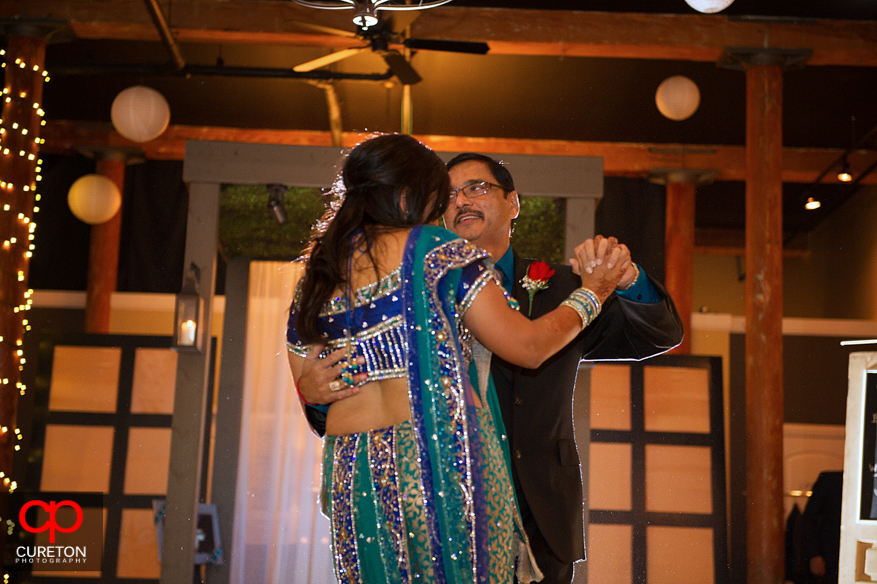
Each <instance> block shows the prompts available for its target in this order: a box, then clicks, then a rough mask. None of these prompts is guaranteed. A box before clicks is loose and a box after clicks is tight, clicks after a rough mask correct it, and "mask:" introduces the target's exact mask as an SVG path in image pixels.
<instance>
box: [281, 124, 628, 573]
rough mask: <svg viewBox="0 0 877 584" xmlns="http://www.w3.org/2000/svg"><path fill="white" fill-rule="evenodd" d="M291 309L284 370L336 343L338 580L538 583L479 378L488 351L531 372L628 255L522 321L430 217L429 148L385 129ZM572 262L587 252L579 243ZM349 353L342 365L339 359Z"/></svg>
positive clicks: (325, 224)
mask: <svg viewBox="0 0 877 584" xmlns="http://www.w3.org/2000/svg"><path fill="white" fill-rule="evenodd" d="M334 190H335V194H336V200H335V204H333V205H332V207H331V208H330V211H328V212H327V216H325V217H324V219H323V220H322V221H321V223H320V224H318V228H317V229H316V230H315V235H314V237H313V239H312V242H311V245H310V247H309V250H308V252H307V254H306V268H305V270H304V275H303V276H302V278H301V280H300V281H299V283H298V285H297V287H296V292H295V296H294V300H293V303H292V307H291V310H290V315H289V326H288V331H287V346H288V348H289V361H290V366H291V369H292V374H293V378H294V380H296V382H297V381H298V379H299V377H300V375H301V367H302V361H303V358H304V357H305V356H306V355H307V354H308V353H309V352H310V351H311V350H312V347H313V346H316V345H319V346H322V347H324V351H323V352H324V354H327V355H328V354H329V353H331V352H332V351H336V350H339V349H343V350H344V351H345V352H346V359H345V361H344V362H343V363H342V365H341V366H339V369H341V376H340V378H339V380H338V381H337V382H336V386H338V387H343V386H348V385H350V384H353V383H356V384H360V385H361V388H360V389H359V391H358V393H357V394H356V395H354V396H352V397H350V398H347V399H345V400H342V401H338V402H335V403H333V404H332V405H331V407H328V410H327V411H326V412H325V438H324V446H323V477H322V490H321V504H322V510H323V512H324V513H325V514H326V516H327V517H329V519H330V521H331V526H332V551H333V556H334V562H335V573H336V576H337V578H338V581H339V582H341V583H348V582H350V583H367V584H376V583H384V582H386V583H394V584H395V583H399V584H402V583H409V582H410V583H416V582H429V583H433V582H435V583H442V584H444V583H448V584H463V583H470V584H488V583H504V584H505V583H508V584H511V583H513V582H515V578H516V577H517V579H518V580H520V581H521V582H532V581H538V580H539V579H541V573H540V572H539V570H538V567H537V566H536V565H535V562H533V560H532V556H531V554H530V553H529V547H528V544H527V540H526V535H525V533H524V530H523V528H522V526H521V521H520V516H519V513H518V509H517V504H516V502H515V495H514V489H513V488H512V484H511V479H510V471H509V468H510V465H509V459H508V448H507V444H506V443H505V442H504V430H503V428H502V421H501V417H500V414H499V409H498V405H497V403H496V400H495V395H494V392H493V388H492V383H491V380H490V374H489V362H490V355H491V352H495V353H496V354H497V355H499V356H500V357H502V358H503V359H505V360H507V361H509V362H511V363H515V364H518V365H521V366H524V367H536V366H538V365H539V364H541V363H542V362H543V361H544V360H545V359H547V358H548V357H550V356H551V355H553V354H554V353H555V352H556V351H558V350H559V349H560V348H562V347H563V346H564V345H565V344H566V343H568V342H569V341H571V340H572V339H573V338H574V337H575V336H576V335H577V334H578V333H579V332H580V331H581V330H582V329H583V328H584V327H585V326H587V325H588V324H589V323H590V321H591V320H593V318H595V317H596V316H597V314H599V311H600V306H601V302H602V301H603V300H605V298H606V297H607V296H608V295H609V294H610V293H611V292H612V290H613V289H614V288H615V284H616V282H617V281H618V279H619V278H620V277H621V275H622V274H623V273H624V270H626V269H627V265H629V258H626V259H624V261H619V262H618V263H617V264H616V265H615V266H613V267H612V268H610V267H609V266H608V265H604V266H597V267H595V268H594V270H593V273H591V274H585V273H583V276H582V279H583V285H582V288H580V289H578V290H576V291H575V292H574V293H573V294H571V295H570V297H569V298H568V299H567V301H565V302H564V303H563V305H561V306H560V307H558V308H557V309H556V310H555V311H553V312H551V313H549V314H547V315H545V316H543V317H541V318H539V319H536V320H534V321H531V320H529V319H527V318H526V317H524V316H523V315H521V314H520V313H518V312H517V311H516V310H515V308H513V307H512V306H511V304H510V302H511V301H510V299H509V298H508V297H507V296H506V295H505V293H504V291H503V290H502V288H501V287H500V286H499V284H498V283H497V282H496V280H495V279H494V276H493V271H492V269H491V267H492V261H491V260H490V257H489V256H488V254H487V253H486V252H484V251H483V250H481V249H479V248H478V247H476V246H475V245H473V244H471V243H468V242H466V241H465V240H463V239H460V238H458V237H457V236H456V235H454V234H453V233H451V232H450V231H447V230H445V229H442V228H440V227H437V226H436V225H435V223H436V222H437V220H438V218H439V217H440V216H441V215H442V213H443V211H444V210H445V208H446V207H447V204H448V198H449V179H448V175H447V172H446V170H445V166H444V163H443V162H442V161H441V159H440V158H439V157H438V156H437V155H436V154H435V153H434V152H432V151H431V150H430V149H428V148H427V147H425V146H424V145H422V144H420V143H419V142H418V141H417V140H415V139H414V138H411V137H410V136H405V135H384V136H378V137H375V138H372V139H369V140H367V141H365V142H363V143H361V144H360V145H359V146H357V147H356V148H354V149H352V150H351V152H350V154H349V155H348V156H347V158H346V159H345V161H344V164H343V168H342V170H341V173H340V176H339V180H338V181H336V185H335V187H334ZM577 256H578V257H579V261H580V262H582V265H584V261H585V257H586V256H585V255H584V251H582V250H577ZM342 366H343V368H342Z"/></svg>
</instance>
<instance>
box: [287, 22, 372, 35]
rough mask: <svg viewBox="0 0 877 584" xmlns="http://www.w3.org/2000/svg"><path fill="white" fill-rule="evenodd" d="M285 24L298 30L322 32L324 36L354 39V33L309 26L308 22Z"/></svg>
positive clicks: (318, 25) (329, 27)
mask: <svg viewBox="0 0 877 584" xmlns="http://www.w3.org/2000/svg"><path fill="white" fill-rule="evenodd" d="M286 22H287V23H289V24H291V25H293V26H297V27H299V28H304V29H307V30H312V31H314V32H322V33H324V34H331V35H334V36H342V37H347V38H351V39H354V38H356V33H355V32H351V31H349V30H341V29H340V28H332V27H331V26H322V25H320V24H311V23H310V22H301V21H298V20H287V21H286Z"/></svg>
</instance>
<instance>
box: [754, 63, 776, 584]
mask: <svg viewBox="0 0 877 584" xmlns="http://www.w3.org/2000/svg"><path fill="white" fill-rule="evenodd" d="M782 91H783V73H782V67H781V65H780V64H779V63H776V62H775V61H774V62H770V61H768V63H767V64H764V63H751V64H750V66H749V67H747V68H746V492H747V499H746V512H747V529H746V541H747V546H746V549H747V556H748V571H747V573H748V582H749V583H750V584H781V583H782V582H783V577H784V576H783V574H784V563H783V557H784V546H783V542H784V537H783V535H784V526H783V330H782V325H783V271H782V270H783V264H782V261H783V239H782V235H783V234H782V220H783V215H782V211H783V197H782V195H783V183H782V178H781V169H782V136H783V134H782V117H783V116H782V113H783V112H782Z"/></svg>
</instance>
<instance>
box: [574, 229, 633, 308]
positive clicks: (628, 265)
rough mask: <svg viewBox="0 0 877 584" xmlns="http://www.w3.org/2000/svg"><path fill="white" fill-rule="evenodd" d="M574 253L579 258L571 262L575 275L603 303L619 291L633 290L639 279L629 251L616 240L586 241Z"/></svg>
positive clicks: (597, 238)
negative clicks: (635, 282) (634, 283)
mask: <svg viewBox="0 0 877 584" xmlns="http://www.w3.org/2000/svg"><path fill="white" fill-rule="evenodd" d="M575 253H576V257H575V258H570V260H569V263H570V265H571V266H572V271H573V272H574V273H575V274H578V275H579V276H581V278H582V286H583V287H584V288H589V289H590V290H591V291H592V292H594V293H595V294H596V295H597V296H598V297H599V298H600V302H603V301H605V300H606V298H607V297H608V296H609V295H610V294H611V293H612V291H613V290H615V289H616V288H617V289H620V290H624V289H625V288H628V287H629V286H631V285H632V284H633V282H634V280H635V279H636V277H637V273H638V272H637V269H636V267H635V266H634V265H633V261H632V260H631V258H630V250H629V249H628V248H627V246H626V245H624V244H623V243H619V242H618V240H617V239H616V238H614V237H603V236H602V235H597V236H595V237H594V238H593V239H586V240H585V241H584V242H583V243H581V244H580V245H578V246H576V248H575ZM583 267H584V270H583V269H582V268H583Z"/></svg>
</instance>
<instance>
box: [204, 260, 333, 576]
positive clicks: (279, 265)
mask: <svg viewBox="0 0 877 584" xmlns="http://www.w3.org/2000/svg"><path fill="white" fill-rule="evenodd" d="M297 267H298V266H295V265H294V264H291V263H289V262H252V263H251V264H250V286H249V302H248V309H247V310H248V312H247V339H246V361H245V365H244V367H245V369H244V371H245V381H244V398H243V400H244V403H243V414H242V417H243V419H242V425H241V451H240V460H239V466H238V483H237V505H236V509H235V516H236V518H235V525H234V534H233V541H232V546H233V551H234V553H233V555H232V558H233V560H232V565H231V566H230V569H231V582H233V583H234V584H263V583H264V584H280V583H284V584H285V583H290V582H295V583H296V584H299V583H301V584H331V583H334V582H335V576H334V573H333V571H332V553H331V550H330V546H329V521H328V519H326V518H325V517H324V516H323V515H322V514H321V513H320V510H319V485H320V459H321V455H320V449H321V442H320V440H319V439H318V438H317V437H316V436H315V435H314V434H313V433H312V432H311V431H310V429H309V427H308V425H307V422H306V421H305V419H304V416H303V415H302V413H301V409H300V406H299V402H298V396H297V395H296V392H295V388H294V387H293V385H292V376H291V375H290V372H289V365H288V363H287V357H286V319H287V317H288V316H289V304H290V301H291V299H292V289H293V285H294V282H295V281H296V280H297ZM233 309H234V307H231V306H226V310H233ZM218 430H219V431H221V429H218Z"/></svg>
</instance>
